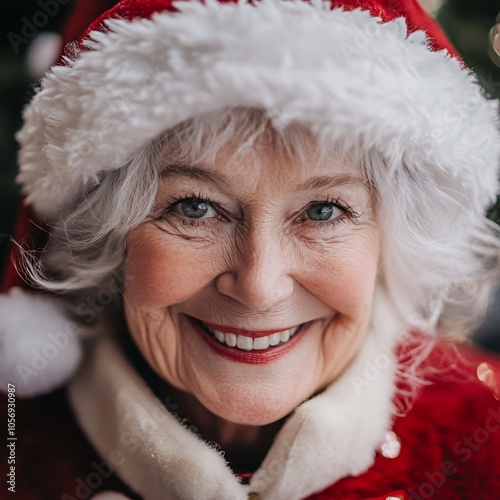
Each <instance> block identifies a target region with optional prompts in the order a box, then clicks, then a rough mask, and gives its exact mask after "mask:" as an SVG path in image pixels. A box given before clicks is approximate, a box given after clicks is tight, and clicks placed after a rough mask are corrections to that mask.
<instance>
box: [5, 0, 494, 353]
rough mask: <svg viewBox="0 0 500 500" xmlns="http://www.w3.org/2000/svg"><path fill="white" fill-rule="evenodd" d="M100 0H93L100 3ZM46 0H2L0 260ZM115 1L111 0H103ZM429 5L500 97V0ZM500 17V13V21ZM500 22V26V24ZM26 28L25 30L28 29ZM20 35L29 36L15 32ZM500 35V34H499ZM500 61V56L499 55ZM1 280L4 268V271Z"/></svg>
mask: <svg viewBox="0 0 500 500" xmlns="http://www.w3.org/2000/svg"><path fill="white" fill-rule="evenodd" d="M97 1H98V0H89V4H95V3H96V2H97ZM41 3H44V4H45V3H46V0H45V1H44V0H36V1H31V0H30V1H27V0H15V1H13V0H2V8H3V12H2V16H1V17H0V33H1V37H0V62H1V63H0V158H1V167H0V262H4V259H5V257H6V253H7V250H8V238H9V235H10V234H11V232H12V227H13V221H14V218H15V213H16V208H17V201H18V196H19V193H18V189H17V187H16V186H15V183H14V178H15V175H16V171H17V165H16V154H17V144H16V142H15V139H14V134H15V132H16V131H17V130H18V129H19V128H20V127H21V110H22V108H23V106H24V105H25V104H26V103H27V102H28V101H29V100H30V97H31V96H32V94H33V88H34V87H33V85H34V83H33V81H34V80H35V78H34V77H33V75H32V74H30V72H29V70H28V68H27V64H26V56H27V54H28V49H29V47H30V43H28V42H31V41H32V40H34V39H35V36H33V37H31V36H29V37H25V36H22V35H23V29H26V28H25V25H26V20H28V21H30V20H34V16H35V15H36V14H37V13H38V12H40V11H41ZM102 3H103V4H110V3H112V0H111V1H110V0H102ZM421 3H423V4H425V6H426V8H428V10H430V11H432V12H433V13H434V15H436V17H437V19H438V21H439V22H440V23H441V25H442V26H443V28H444V30H445V31H446V33H447V34H448V36H449V38H450V39H451V41H452V42H453V43H454V45H455V46H456V47H457V49H458V50H459V52H460V53H461V54H462V56H463V58H464V60H465V62H466V63H467V64H468V66H469V67H471V68H472V69H473V70H474V71H475V72H476V73H477V74H478V76H479V81H480V83H481V84H482V85H483V87H484V89H485V92H486V93H487V94H488V95H490V96H492V97H495V98H500V67H498V66H496V65H495V64H494V62H493V59H494V57H493V56H491V55H490V52H491V44H490V43H489V36H488V35H489V32H490V30H491V28H492V27H493V26H494V25H496V22H497V21H496V20H497V16H498V15H499V13H500V1H498V0H447V1H446V0H444V1H442V0H421ZM51 4H52V5H53V6H54V5H57V7H58V8H57V12H56V9H55V8H53V15H50V16H47V20H46V22H43V23H42V22H41V21H42V20H43V16H42V17H41V18H39V19H38V20H39V21H40V22H41V25H43V26H41V28H40V30H39V31H40V32H41V31H51V32H57V31H59V29H60V27H61V26H62V25H63V23H64V22H65V20H66V19H67V16H68V14H69V12H70V11H71V8H72V6H73V2H71V1H69V0H51ZM498 22H499V23H500V19H499V21H498ZM499 28H500V27H499ZM24 33H25V34H26V32H24ZM16 36H21V37H22V38H23V39H24V40H20V38H16ZM499 38H500V37H499ZM497 62H498V63H499V64H500V56H499V57H498V58H497ZM490 216H491V218H492V219H494V220H496V221H497V222H498V223H500V210H499V205H498V203H497V205H496V206H495V207H492V208H491V211H490ZM0 280H1V271H0ZM499 330H500V294H499V297H498V305H495V307H493V308H492V313H491V315H490V318H489V319H488V321H487V323H486V324H485V327H484V328H483V330H482V332H480V333H479V337H478V338H479V339H480V341H481V342H482V343H483V344H484V345H486V346H487V347H490V348H494V349H498V350H500V346H499V345H498V341H493V340H491V339H492V334H494V333H499Z"/></svg>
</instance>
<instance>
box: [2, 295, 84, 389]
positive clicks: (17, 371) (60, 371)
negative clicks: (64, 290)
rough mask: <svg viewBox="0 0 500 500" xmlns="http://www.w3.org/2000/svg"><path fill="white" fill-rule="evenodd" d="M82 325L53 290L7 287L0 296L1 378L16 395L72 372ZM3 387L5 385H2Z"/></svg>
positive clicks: (45, 386)
mask: <svg viewBox="0 0 500 500" xmlns="http://www.w3.org/2000/svg"><path fill="white" fill-rule="evenodd" d="M80 334H81V328H80V327H78V326H77V325H76V324H75V323H74V322H72V321H71V320H70V319H69V318H68V317H67V316H66V314H65V312H64V311H63V309H62V307H61V306H60V304H59V303H58V302H57V299H55V298H54V297H52V296H48V295H44V294H40V293H30V292H27V291H24V290H22V289H20V288H12V289H11V290H10V292H9V293H7V294H3V295H2V296H1V300H0V381H1V383H2V387H4V388H6V387H7V383H12V384H14V385H15V386H16V393H17V395H18V396H27V397H28V396H35V395H40V394H45V393H48V392H51V391H53V390H54V389H57V388H58V387H60V386H62V385H63V384H64V383H66V381H67V380H68V379H69V378H70V377H71V375H72V374H73V372H74V371H75V369H76V368H77V366H78V364H79V362H80V359H81V357H82V348H81V344H80V339H79V336H80ZM4 390H6V389H4Z"/></svg>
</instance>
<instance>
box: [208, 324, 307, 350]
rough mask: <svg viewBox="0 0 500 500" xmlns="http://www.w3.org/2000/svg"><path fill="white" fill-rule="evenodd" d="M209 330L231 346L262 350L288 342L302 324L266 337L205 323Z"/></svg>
mask: <svg viewBox="0 0 500 500" xmlns="http://www.w3.org/2000/svg"><path fill="white" fill-rule="evenodd" d="M205 327H206V328H207V329H208V331H209V332H210V333H211V334H212V335H213V336H214V337H215V338H216V339H217V340H218V341H219V342H220V343H221V344H225V345H227V346H229V347H237V348H238V349H242V350H243V351H252V350H255V351H260V350H263V349H267V348H268V347H274V346H277V345H278V344H280V343H285V342H288V341H289V340H290V339H291V338H292V337H293V336H294V335H295V334H296V333H297V331H298V330H299V328H300V325H299V326H296V327H294V328H290V329H289V330H283V331H282V332H276V333H272V334H271V335H266V336H265V337H259V338H255V339H254V338H252V337H247V336H246V335H236V334H235V333H224V332H221V331H220V330H215V329H214V328H211V327H209V326H208V325H205Z"/></svg>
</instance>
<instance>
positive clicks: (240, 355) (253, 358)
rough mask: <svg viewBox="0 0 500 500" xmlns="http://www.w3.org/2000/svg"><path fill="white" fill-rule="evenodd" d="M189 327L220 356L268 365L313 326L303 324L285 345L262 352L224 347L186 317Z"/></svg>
mask: <svg viewBox="0 0 500 500" xmlns="http://www.w3.org/2000/svg"><path fill="white" fill-rule="evenodd" d="M187 318H188V320H189V323H190V324H191V326H192V327H193V328H194V329H195V330H196V331H197V332H198V333H199V334H200V336H201V338H202V339H203V340H204V341H205V342H206V343H207V344H208V345H209V346H210V347H211V348H212V350H214V351H215V352H216V353H217V354H219V355H220V356H222V357H224V358H227V359H230V360H231V361H237V362H239V363H248V364H250V365H262V364H265V363H269V362H271V361H274V360H276V359H279V358H281V357H282V356H284V355H285V354H286V353H287V352H288V351H290V349H293V347H294V346H295V345H296V344H297V343H298V342H300V340H301V339H302V337H303V336H304V334H305V333H306V331H307V330H309V328H310V327H311V325H312V324H313V321H309V322H308V323H304V324H303V325H302V327H301V328H300V330H299V331H298V332H297V333H296V334H295V335H294V336H293V337H292V338H291V339H290V340H289V341H288V342H286V343H285V344H281V345H278V346H276V347H269V348H267V349H263V350H262V351H242V350H239V349H233V348H231V347H226V346H225V345H223V344H221V343H220V342H217V340H215V339H214V338H213V337H212V336H211V335H210V334H209V333H208V332H206V331H205V330H204V329H203V328H202V327H201V326H200V325H199V324H198V323H197V322H196V321H194V320H193V319H192V318H190V317H189V316H188V317H187Z"/></svg>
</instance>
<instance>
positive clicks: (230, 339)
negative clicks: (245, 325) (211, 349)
mask: <svg viewBox="0 0 500 500" xmlns="http://www.w3.org/2000/svg"><path fill="white" fill-rule="evenodd" d="M226 344H227V345H228V346H229V347H236V335H235V334H234V333H226Z"/></svg>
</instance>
